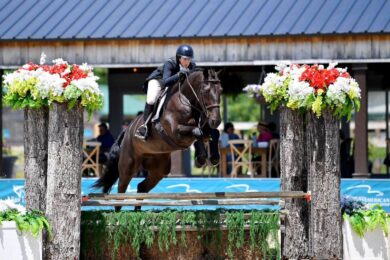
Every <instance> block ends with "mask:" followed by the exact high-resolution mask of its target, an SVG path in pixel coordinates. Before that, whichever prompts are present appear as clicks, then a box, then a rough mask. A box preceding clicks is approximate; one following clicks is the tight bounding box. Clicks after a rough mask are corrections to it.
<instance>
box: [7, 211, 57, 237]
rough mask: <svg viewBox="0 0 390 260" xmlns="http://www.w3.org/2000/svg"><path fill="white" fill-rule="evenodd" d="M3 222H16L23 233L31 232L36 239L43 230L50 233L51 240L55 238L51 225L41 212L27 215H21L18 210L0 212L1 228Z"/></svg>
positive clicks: (32, 212)
mask: <svg viewBox="0 0 390 260" xmlns="http://www.w3.org/2000/svg"><path fill="white" fill-rule="evenodd" d="M3 221H15V223H16V226H17V227H18V229H19V230H20V231H21V232H30V233H31V234H32V235H33V236H34V237H36V236H38V234H39V233H41V232H42V230H46V231H47V232H48V234H49V237H50V239H51V238H52V237H53V234H52V232H51V227H50V224H49V222H48V221H47V219H46V217H45V216H44V215H43V213H42V212H40V211H36V210H33V211H30V212H27V213H25V214H21V213H20V212H19V211H18V210H16V209H9V210H5V211H0V226H1V222H3Z"/></svg>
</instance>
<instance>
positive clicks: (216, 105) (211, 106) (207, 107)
mask: <svg viewBox="0 0 390 260" xmlns="http://www.w3.org/2000/svg"><path fill="white" fill-rule="evenodd" d="M214 107H220V105H219V104H213V105H209V106H206V109H210V108H214Z"/></svg>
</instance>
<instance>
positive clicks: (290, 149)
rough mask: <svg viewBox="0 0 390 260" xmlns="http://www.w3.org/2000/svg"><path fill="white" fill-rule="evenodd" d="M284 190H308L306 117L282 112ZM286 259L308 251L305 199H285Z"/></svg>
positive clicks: (286, 111) (304, 255) (290, 111)
mask: <svg viewBox="0 0 390 260" xmlns="http://www.w3.org/2000/svg"><path fill="white" fill-rule="evenodd" d="M280 138H281V139H280V166H281V167H280V176H281V191H305V192H306V191H307V171H306V169H305V159H304V158H305V131H304V117H303V116H302V115H300V114H299V112H297V111H292V110H290V109H287V108H281V109H280ZM285 209H286V210H287V211H288V214H287V215H286V218H285V227H286V230H285V236H284V245H283V252H282V254H283V257H286V258H287V259H302V258H307V257H308V253H309V252H308V250H309V243H308V241H309V206H308V203H307V202H306V201H305V200H303V199H286V203H285Z"/></svg>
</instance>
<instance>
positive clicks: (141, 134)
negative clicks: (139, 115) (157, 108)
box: [135, 103, 154, 140]
mask: <svg viewBox="0 0 390 260" xmlns="http://www.w3.org/2000/svg"><path fill="white" fill-rule="evenodd" d="M153 108H154V105H149V104H148V103H146V104H145V109H144V116H143V117H144V123H143V124H142V125H140V126H139V127H138V129H137V131H136V132H135V136H136V137H138V138H140V139H143V140H145V139H146V138H147V137H148V123H149V121H150V118H149V115H150V114H151V113H152V112H153Z"/></svg>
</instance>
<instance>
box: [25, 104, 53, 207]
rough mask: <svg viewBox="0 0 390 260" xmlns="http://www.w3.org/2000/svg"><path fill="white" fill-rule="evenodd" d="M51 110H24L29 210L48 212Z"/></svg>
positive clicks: (26, 181) (26, 189)
mask: <svg viewBox="0 0 390 260" xmlns="http://www.w3.org/2000/svg"><path fill="white" fill-rule="evenodd" d="M48 122H49V110H48V108H47V107H42V108H40V109H32V108H25V109H24V161H25V163H24V174H25V185H24V187H25V194H26V209H27V210H40V211H42V212H45V210H46V185H47V179H46V177H47V127H48Z"/></svg>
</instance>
